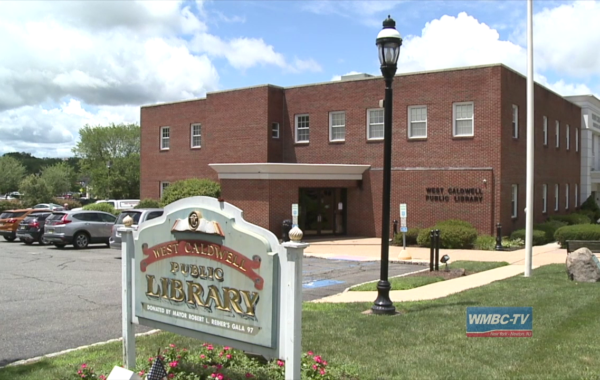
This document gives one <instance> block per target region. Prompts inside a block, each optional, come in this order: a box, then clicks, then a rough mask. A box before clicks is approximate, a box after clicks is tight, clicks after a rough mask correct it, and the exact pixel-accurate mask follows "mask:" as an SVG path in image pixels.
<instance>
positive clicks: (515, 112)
mask: <svg viewBox="0 0 600 380" xmlns="http://www.w3.org/2000/svg"><path fill="white" fill-rule="evenodd" d="M512 131H513V132H512V134H513V135H512V136H513V137H514V138H515V139H518V138H519V106H515V105H514V104H513V106H512Z"/></svg>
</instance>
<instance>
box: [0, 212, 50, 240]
mask: <svg viewBox="0 0 600 380" xmlns="http://www.w3.org/2000/svg"><path fill="white" fill-rule="evenodd" d="M50 211H51V210H45V209H38V210H35V209H32V208H28V209H19V210H7V211H4V212H2V214H0V235H2V236H3V237H4V239H5V240H8V241H14V240H15V239H16V238H17V229H18V228H19V225H20V224H21V222H22V221H23V219H25V218H26V217H27V216H29V215H30V214H38V213H44V212H46V213H48V212H50Z"/></svg>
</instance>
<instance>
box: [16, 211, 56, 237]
mask: <svg viewBox="0 0 600 380" xmlns="http://www.w3.org/2000/svg"><path fill="white" fill-rule="evenodd" d="M50 215H52V212H51V211H47V212H34V213H31V214H29V216H27V217H25V219H23V220H22V221H21V223H20V224H19V228H18V229H17V237H18V238H19V240H21V241H22V242H23V243H25V244H27V245H31V244H33V243H34V242H36V241H37V242H38V243H40V245H46V244H48V243H47V242H46V240H45V239H44V238H43V235H44V225H45V224H46V218H47V217H48V216H50Z"/></svg>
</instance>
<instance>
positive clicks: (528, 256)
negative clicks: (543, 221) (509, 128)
mask: <svg viewBox="0 0 600 380" xmlns="http://www.w3.org/2000/svg"><path fill="white" fill-rule="evenodd" d="M533 123H534V118H533V0H527V174H526V176H527V178H526V188H527V191H526V199H525V203H526V206H525V207H526V209H527V212H526V213H525V277H529V276H531V267H532V263H531V261H532V257H533V184H534V179H533V157H534V155H533V153H534V151H533V148H534V144H533V143H534V137H533Z"/></svg>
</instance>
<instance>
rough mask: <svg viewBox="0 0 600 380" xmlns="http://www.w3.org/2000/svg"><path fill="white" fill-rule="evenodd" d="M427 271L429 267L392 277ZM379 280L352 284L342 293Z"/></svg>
mask: <svg viewBox="0 0 600 380" xmlns="http://www.w3.org/2000/svg"><path fill="white" fill-rule="evenodd" d="M426 271H429V268H425V269H421V270H418V271H415V272H410V273H404V274H399V275H397V276H392V277H390V278H399V277H406V276H410V275H411V274H415V273H421V272H426ZM378 281H379V280H373V281H367V282H363V283H361V284H356V285H352V286H350V287H348V288H346V289H344V291H343V292H342V293H346V292H348V291H350V289H352V288H354V287H357V286H360V285H364V284H371V283H373V282H378Z"/></svg>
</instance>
